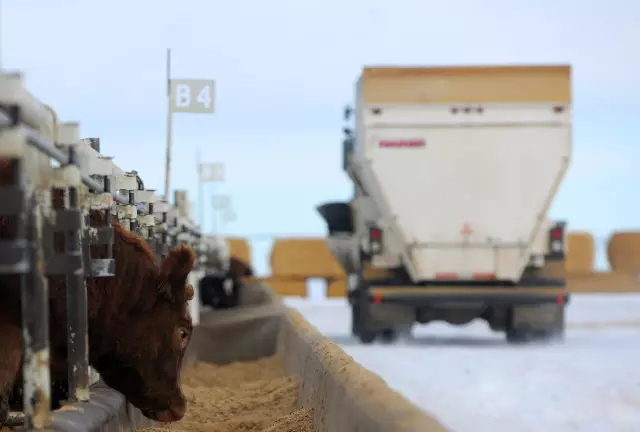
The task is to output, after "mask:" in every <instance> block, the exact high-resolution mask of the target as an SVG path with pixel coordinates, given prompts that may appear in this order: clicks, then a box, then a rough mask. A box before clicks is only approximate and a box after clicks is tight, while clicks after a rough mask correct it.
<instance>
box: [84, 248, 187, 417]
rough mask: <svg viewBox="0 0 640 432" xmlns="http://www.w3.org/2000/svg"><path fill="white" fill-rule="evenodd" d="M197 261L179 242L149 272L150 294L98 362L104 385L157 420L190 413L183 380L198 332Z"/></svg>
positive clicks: (123, 320) (124, 322)
mask: <svg viewBox="0 0 640 432" xmlns="http://www.w3.org/2000/svg"><path fill="white" fill-rule="evenodd" d="M194 261H195V256H194V253H193V251H192V250H191V249H190V248H188V247H186V246H180V247H178V248H176V249H173V250H171V251H170V252H169V254H168V255H167V257H166V258H165V259H164V260H163V262H162V263H161V265H160V268H159V269H158V268H157V267H154V269H153V271H150V272H149V273H148V274H147V275H146V276H145V279H144V282H143V284H144V285H145V286H144V287H142V291H145V292H146V293H147V295H148V296H150V297H149V298H148V299H147V300H146V301H145V302H139V304H141V305H144V306H143V307H142V306H141V307H138V308H134V309H132V310H131V311H130V312H129V313H128V314H127V315H128V316H126V317H124V318H121V319H120V320H119V322H120V324H119V328H118V329H117V333H118V334H117V339H116V337H115V335H114V338H113V339H112V342H111V344H110V345H111V347H110V348H109V349H108V350H105V351H103V355H101V356H100V359H99V362H98V364H96V369H98V371H99V372H100V375H101V376H102V378H103V380H104V381H105V383H107V384H108V385H109V386H111V387H113V388H115V389H116V390H118V391H120V392H121V393H123V394H124V396H125V397H126V398H127V400H128V401H129V402H131V403H132V404H133V405H134V406H135V407H137V408H139V409H140V410H141V411H142V413H143V414H144V415H145V416H146V417H148V418H150V419H152V420H157V421H162V422H172V421H178V420H180V419H181V418H182V417H183V416H184V413H185V411H186V399H185V397H184V394H183V393H182V391H181V389H180V381H179V380H180V368H181V365H182V358H183V357H184V353H185V350H186V348H187V345H188V344H189V340H190V338H191V332H192V330H193V327H192V323H191V316H190V314H189V309H188V303H187V302H188V300H191V299H192V298H193V294H194V293H193V288H192V287H191V286H190V285H187V284H186V281H187V276H188V274H189V272H190V271H191V269H192V267H193V264H194Z"/></svg>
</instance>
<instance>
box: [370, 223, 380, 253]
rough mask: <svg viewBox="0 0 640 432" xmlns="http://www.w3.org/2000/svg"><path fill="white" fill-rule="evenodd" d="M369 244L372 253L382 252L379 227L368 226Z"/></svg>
mask: <svg viewBox="0 0 640 432" xmlns="http://www.w3.org/2000/svg"><path fill="white" fill-rule="evenodd" d="M369 246H370V248H371V254H372V255H375V254H378V253H380V252H382V230H381V229H380V228H378V227H370V228H369Z"/></svg>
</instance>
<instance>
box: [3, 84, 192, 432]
mask: <svg viewBox="0 0 640 432" xmlns="http://www.w3.org/2000/svg"><path fill="white" fill-rule="evenodd" d="M99 150H100V141H99V139H96V138H90V139H80V137H79V126H78V124H77V123H58V121H57V117H56V115H55V113H54V112H53V110H51V109H50V108H49V107H47V106H46V105H43V104H41V103H40V102H38V101H37V100H36V99H35V98H33V97H32V96H31V95H30V94H29V93H28V92H27V91H26V90H25V89H24V87H23V85H22V76H21V75H19V74H2V75H0V162H4V166H5V168H3V169H4V173H3V179H5V181H4V182H3V183H1V184H0V203H1V205H0V217H2V218H4V220H5V223H8V224H10V225H11V226H12V227H13V229H12V233H11V235H10V236H9V237H10V238H1V239H0V277H1V276H2V275H19V280H20V287H19V289H20V301H21V305H22V310H21V311H22V326H23V351H24V353H23V377H24V388H23V401H24V423H25V429H26V430H40V429H44V428H46V427H47V426H48V425H49V423H50V420H51V401H50V371H49V340H48V334H49V310H48V305H49V294H48V280H47V278H48V277H50V276H63V277H64V279H65V281H66V289H67V322H68V325H67V343H68V356H69V357H68V371H69V399H70V401H87V400H88V399H89V394H90V393H89V369H88V367H89V358H88V353H89V342H88V328H87V321H88V320H87V288H86V282H85V278H86V277H112V276H114V274H115V271H116V268H115V264H116V263H115V260H114V257H113V241H114V231H113V228H112V225H111V222H112V221H117V222H119V223H120V224H121V225H122V226H123V227H124V228H125V229H127V230H130V231H135V232H137V233H139V234H140V235H141V236H142V237H144V238H145V239H146V240H147V241H148V242H149V243H150V245H151V246H152V248H154V250H155V251H156V255H157V257H158V259H161V258H162V257H164V255H165V254H166V253H167V251H168V248H169V247H172V246H175V245H176V244H178V243H186V244H188V245H190V246H192V247H194V249H195V250H196V252H197V253H198V254H199V252H200V249H201V242H200V238H201V234H200V231H199V228H198V227H197V226H196V225H195V224H194V223H193V222H192V220H191V218H190V215H189V214H188V213H187V210H186V206H185V205H184V203H185V202H187V201H186V192H184V191H176V196H175V201H176V204H177V205H176V204H171V203H168V202H165V201H163V200H161V199H160V198H159V197H157V196H156V195H155V191H154V190H147V189H144V184H143V182H142V180H141V179H140V177H139V176H138V175H137V173H136V172H135V171H132V172H123V171H122V170H121V169H120V168H118V167H117V166H116V165H115V164H113V162H112V158H109V157H105V156H103V155H101V154H100V153H99ZM51 160H54V161H56V162H57V165H58V166H57V167H55V168H54V167H53V166H52V164H51ZM0 166H3V165H2V164H1V163H0ZM96 215H98V216H100V215H102V217H99V218H96V217H93V216H96ZM96 220H97V221H96ZM92 246H101V247H102V248H103V250H104V251H106V252H105V256H104V257H102V258H96V257H93V256H92V255H91V247H92ZM199 255H200V254H199ZM198 261H199V262H201V260H198ZM0 289H9V288H8V287H0Z"/></svg>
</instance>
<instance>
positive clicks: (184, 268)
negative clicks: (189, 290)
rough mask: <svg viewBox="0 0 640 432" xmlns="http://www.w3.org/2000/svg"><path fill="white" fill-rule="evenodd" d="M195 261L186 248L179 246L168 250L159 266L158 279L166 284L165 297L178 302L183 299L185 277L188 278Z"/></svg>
mask: <svg viewBox="0 0 640 432" xmlns="http://www.w3.org/2000/svg"><path fill="white" fill-rule="evenodd" d="M195 261H196V255H195V253H194V252H193V250H192V249H191V248H190V247H188V246H185V245H180V246H178V247H177V248H174V249H171V250H169V253H168V254H167V256H166V257H165V259H164V260H163V261H162V264H160V277H161V278H162V280H164V281H166V282H168V286H167V285H166V284H165V285H164V288H163V291H164V295H165V296H166V297H168V298H169V299H172V300H178V301H180V300H182V299H184V298H185V295H186V292H185V285H186V283H187V276H189V273H190V272H191V269H192V268H193V265H194V263H195ZM161 286H162V285H161ZM169 291H170V292H169Z"/></svg>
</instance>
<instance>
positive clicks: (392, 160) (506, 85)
mask: <svg viewBox="0 0 640 432" xmlns="http://www.w3.org/2000/svg"><path fill="white" fill-rule="evenodd" d="M355 93H356V94H355V106H354V108H353V109H351V108H346V109H345V120H348V119H349V117H350V114H351V113H353V114H354V117H355V121H354V123H355V128H354V129H351V128H350V127H346V128H345V129H344V132H345V139H344V142H343V156H344V161H343V167H344V170H345V171H346V173H347V174H348V176H349V178H350V179H351V181H352V182H353V186H354V197H353V199H352V200H351V201H350V202H331V203H326V204H324V205H321V206H319V207H318V208H317V210H318V211H319V213H320V214H321V215H322V217H323V218H324V220H325V221H326V223H327V225H328V231H329V236H328V238H327V243H328V246H329V249H330V250H331V252H332V254H333V255H334V256H335V257H336V259H337V260H338V261H339V262H340V264H341V266H342V267H343V268H344V270H345V272H346V273H347V275H348V280H349V283H348V300H349V303H350V305H351V310H352V333H353V334H354V335H355V336H357V337H358V338H359V339H360V341H361V342H363V343H371V342H373V341H374V340H375V339H376V338H377V337H380V338H381V339H383V340H392V339H393V338H394V337H395V336H396V335H397V334H398V333H399V332H406V331H410V329H411V328H412V326H413V325H414V323H416V322H417V323H428V322H431V321H445V322H448V323H451V324H457V325H462V324H466V323H468V322H470V321H472V320H474V319H476V318H481V319H483V320H485V321H486V322H487V323H488V325H489V326H490V328H491V329H492V330H493V331H496V332H498V331H499V332H504V333H505V334H506V339H507V341H509V342H524V341H531V340H542V339H550V338H554V339H555V338H562V336H563V334H564V327H565V305H566V304H567V302H568V300H569V296H568V294H567V292H566V289H565V273H564V259H565V252H566V222H564V221H551V220H549V218H548V211H549V207H550V206H551V204H552V202H553V199H554V197H555V195H556V193H557V191H558V188H559V186H560V184H561V182H562V179H563V177H564V176H565V173H566V171H567V168H568V166H569V162H570V157H571V67H570V66H556V65H545V66H508V67H503V66H499V67H438V68H425V67H365V68H364V69H363V70H362V73H361V75H360V77H359V79H358V81H357V84H356V91H355Z"/></svg>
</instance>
